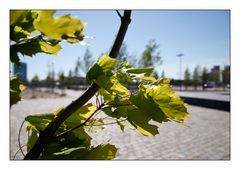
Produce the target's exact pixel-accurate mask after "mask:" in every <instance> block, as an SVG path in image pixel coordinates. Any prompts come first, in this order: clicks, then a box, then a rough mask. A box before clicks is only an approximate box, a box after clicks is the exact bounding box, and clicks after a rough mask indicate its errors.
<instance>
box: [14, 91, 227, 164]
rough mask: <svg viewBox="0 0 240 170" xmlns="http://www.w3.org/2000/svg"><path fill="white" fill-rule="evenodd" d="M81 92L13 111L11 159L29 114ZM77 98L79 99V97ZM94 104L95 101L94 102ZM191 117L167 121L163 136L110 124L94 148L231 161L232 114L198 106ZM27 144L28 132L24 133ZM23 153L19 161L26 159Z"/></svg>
mask: <svg viewBox="0 0 240 170" xmlns="http://www.w3.org/2000/svg"><path fill="white" fill-rule="evenodd" d="M80 93H81V92H76V93H72V95H68V96H67V97H62V98H56V99H28V100H23V101H21V102H20V103H18V104H16V105H14V106H12V108H11V110H10V128H11V129H10V159H12V158H13V155H14V154H15V152H16V151H17V150H18V142H17V135H18V131H19V127H20V125H21V123H22V120H23V119H24V117H25V116H27V115H28V114H39V113H50V112H52V111H54V110H56V109H57V108H58V107H60V106H66V105H67V104H69V103H70V102H71V101H72V100H74V99H75V97H76V96H78V95H79V94H80ZM75 95H76V96H75ZM92 101H93V99H92ZM187 108H188V111H189V113H190V116H191V117H190V118H189V119H188V120H187V121H186V126H184V125H181V124H178V123H175V122H167V123H163V124H157V125H159V132H160V133H159V134H158V135H156V136H154V137H145V136H143V135H141V134H140V133H138V132H137V131H134V130H130V129H126V130H125V132H122V131H121V130H120V128H119V127H118V126H117V125H108V126H107V127H106V128H105V129H104V130H102V131H100V132H99V133H96V134H91V135H92V138H93V140H92V143H93V144H94V145H97V144H100V143H102V142H107V141H108V140H109V139H110V143H111V144H114V145H115V146H116V147H117V148H119V150H118V152H117V155H116V159H117V160H229V159H230V113H229V112H226V111H219V110H214V109H208V108H203V107H196V106H190V105H188V106H187ZM21 136H22V137H21V139H22V145H24V144H26V131H25V130H23V131H22V133H21ZM22 158H23V157H22V155H21V154H20V153H19V154H17V156H16V159H22Z"/></svg>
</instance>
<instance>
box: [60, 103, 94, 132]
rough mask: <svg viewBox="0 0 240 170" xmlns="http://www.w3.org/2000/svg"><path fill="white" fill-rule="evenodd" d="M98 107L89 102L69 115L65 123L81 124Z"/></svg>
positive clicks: (69, 124) (72, 125)
mask: <svg viewBox="0 0 240 170" xmlns="http://www.w3.org/2000/svg"><path fill="white" fill-rule="evenodd" d="M96 109H97V107H96V106H95V105H93V104H87V105H85V106H82V107H80V108H79V109H78V110H77V111H75V112H74V113H73V114H71V116H69V117H68V118H67V119H66V121H65V122H64V123H65V124H66V125H67V126H69V127H74V126H76V125H79V124H81V123H82V122H83V121H84V120H86V119H87V118H88V117H89V116H91V114H93V113H94V112H95V111H96Z"/></svg>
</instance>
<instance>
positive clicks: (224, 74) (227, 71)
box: [222, 66, 230, 87]
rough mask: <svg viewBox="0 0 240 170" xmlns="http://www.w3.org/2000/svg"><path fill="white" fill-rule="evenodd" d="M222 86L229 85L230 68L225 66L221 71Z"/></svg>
mask: <svg viewBox="0 0 240 170" xmlns="http://www.w3.org/2000/svg"><path fill="white" fill-rule="evenodd" d="M222 79H223V86H224V87H225V86H226V85H227V84H230V66H225V67H224V70H223V71H222Z"/></svg>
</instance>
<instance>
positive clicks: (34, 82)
mask: <svg viewBox="0 0 240 170" xmlns="http://www.w3.org/2000/svg"><path fill="white" fill-rule="evenodd" d="M39 83H40V80H39V77H38V75H37V74H36V75H35V76H34V77H33V78H32V80H31V88H32V97H31V98H36V94H35V88H36V87H38V86H39Z"/></svg>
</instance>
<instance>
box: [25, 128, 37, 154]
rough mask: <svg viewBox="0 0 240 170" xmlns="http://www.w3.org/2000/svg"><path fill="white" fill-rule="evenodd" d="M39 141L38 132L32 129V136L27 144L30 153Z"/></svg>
mask: <svg viewBox="0 0 240 170" xmlns="http://www.w3.org/2000/svg"><path fill="white" fill-rule="evenodd" d="M37 139H38V131H37V130H36V129H34V128H31V132H30V136H29V138H28V143H27V151H30V150H31V149H32V147H33V146H34V144H35V143H36V141H37Z"/></svg>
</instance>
